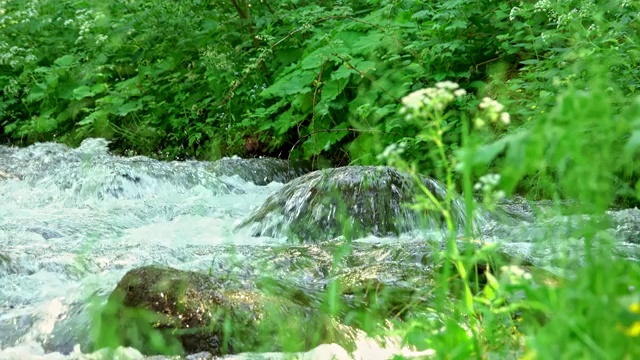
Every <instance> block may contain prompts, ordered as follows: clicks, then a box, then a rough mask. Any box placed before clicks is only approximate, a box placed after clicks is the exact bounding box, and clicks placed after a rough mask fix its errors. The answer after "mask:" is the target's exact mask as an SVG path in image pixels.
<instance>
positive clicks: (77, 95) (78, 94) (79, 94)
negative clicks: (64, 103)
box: [73, 85, 95, 100]
mask: <svg viewBox="0 0 640 360" xmlns="http://www.w3.org/2000/svg"><path fill="white" fill-rule="evenodd" d="M94 95H95V93H93V92H92V91H91V88H89V87H88V86H87V85H82V86H80V87H77V88H75V89H74V90H73V98H74V99H76V100H80V99H84V98H86V97H91V96H94Z"/></svg>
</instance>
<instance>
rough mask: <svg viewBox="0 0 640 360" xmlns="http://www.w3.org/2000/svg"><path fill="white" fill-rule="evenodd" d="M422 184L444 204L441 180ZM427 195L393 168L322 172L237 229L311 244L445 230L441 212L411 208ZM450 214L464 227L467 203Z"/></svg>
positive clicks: (273, 199)
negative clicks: (427, 230)
mask: <svg viewBox="0 0 640 360" xmlns="http://www.w3.org/2000/svg"><path fill="white" fill-rule="evenodd" d="M421 181H422V185H424V187H425V188H426V189H428V191H429V192H431V193H432V194H433V195H434V196H435V198H436V199H438V200H439V201H442V200H444V199H445V198H446V197H447V193H446V190H445V188H444V186H443V185H442V184H441V183H439V182H438V181H436V180H434V179H430V178H427V177H424V176H421ZM426 197H427V195H426V194H425V192H424V191H423V190H422V189H420V187H419V186H417V185H416V183H415V182H414V180H413V179H412V178H411V176H410V175H409V174H406V173H401V172H400V171H398V170H395V169H393V168H391V167H374V166H346V167H341V168H334V169H327V170H320V171H314V172H312V173H309V174H307V175H304V176H302V177H299V178H297V179H295V180H293V181H291V182H289V183H288V184H286V185H285V186H284V187H283V188H282V189H280V190H279V191H278V192H276V193H275V194H273V195H271V196H270V197H269V198H268V199H267V200H266V201H265V202H264V204H263V205H262V206H261V207H260V208H258V209H257V210H256V211H255V212H254V213H252V214H251V215H249V217H247V218H246V219H245V220H244V221H243V222H242V223H241V224H239V225H238V228H243V227H247V226H251V227H252V230H253V235H254V236H272V237H279V236H287V237H290V238H294V239H298V240H301V241H311V242H314V241H322V240H327V239H332V238H336V237H338V236H341V235H345V236H346V237H348V238H356V237H360V236H363V235H368V234H369V235H376V236H389V235H398V234H400V233H404V232H407V231H411V230H415V229H425V228H427V229H441V228H443V227H444V226H445V222H444V218H443V217H442V212H441V211H440V210H437V209H434V208H433V207H432V208H431V209H428V208H427V209H425V208H422V209H419V210H418V209H412V208H411V207H410V206H409V205H410V204H414V203H416V202H418V200H419V198H426ZM422 202H423V203H428V202H429V201H428V200H424V201H422ZM451 215H452V218H453V220H454V222H455V224H456V225H457V227H458V228H459V229H462V228H464V226H465V210H464V204H463V203H462V201H461V200H460V199H457V198H455V197H454V199H453V200H452V209H451ZM478 220H480V219H476V221H478ZM474 225H477V224H474Z"/></svg>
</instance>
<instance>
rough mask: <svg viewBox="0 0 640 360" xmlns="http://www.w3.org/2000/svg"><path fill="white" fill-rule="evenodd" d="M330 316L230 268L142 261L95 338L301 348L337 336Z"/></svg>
mask: <svg viewBox="0 0 640 360" xmlns="http://www.w3.org/2000/svg"><path fill="white" fill-rule="evenodd" d="M254 285H255V284H254ZM303 300H304V299H303ZM284 319H286V320H284ZM334 324H335V323H334V322H333V321H332V320H331V319H330V318H329V317H327V316H324V315H321V314H320V313H319V312H316V311H314V310H312V308H311V307H308V306H303V305H302V304H301V303H296V301H295V300H292V299H287V298H284V297H280V296H277V295H272V294H270V293H269V292H262V291H260V290H259V289H258V287H256V286H248V285H247V283H246V282H242V281H239V280H238V279H236V278H234V277H233V276H229V274H218V275H215V274H205V273H199V272H191V271H181V270H176V269H172V268H163V267H157V266H147V267H141V268H137V269H134V270H131V271H129V272H128V273H127V274H126V275H125V276H124V277H123V278H122V279H121V280H120V282H119V283H118V285H117V286H116V289H115V290H114V291H113V293H112V294H111V295H110V297H109V300H108V302H107V305H106V306H105V308H104V310H103V313H102V316H101V324H100V334H99V336H98V337H97V343H96V344H95V346H96V347H97V348H103V347H110V348H115V347H117V346H131V347H134V348H136V349H138V350H140V351H141V352H142V353H144V354H147V355H153V354H165V355H167V354H169V355H170V354H185V353H186V354H195V353H198V352H203V351H206V352H209V353H211V354H213V355H222V354H233V353H239V352H247V351H283V350H284V351H301V350H308V349H311V348H313V347H314V346H317V345H318V344H320V343H324V342H335V341H339V338H340V336H342V335H341V333H340V332H339V331H338V330H337V328H336V327H335V325H334Z"/></svg>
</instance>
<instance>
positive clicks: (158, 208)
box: [0, 139, 638, 359]
mask: <svg viewBox="0 0 640 360" xmlns="http://www.w3.org/2000/svg"><path fill="white" fill-rule="evenodd" d="M2 177H4V178H5V179H4V180H2ZM282 186H283V184H281V183H277V182H272V183H270V184H268V185H266V186H257V185H255V184H253V183H251V182H247V181H244V180H243V179H241V178H240V177H239V176H222V175H216V174H214V173H213V172H212V171H211V170H210V164H209V163H208V162H199V161H186V162H161V161H156V160H152V159H148V158H144V157H128V158H124V157H118V156H113V155H111V154H110V153H109V151H108V148H107V142H106V141H105V140H102V139H89V140H86V141H85V142H84V143H83V144H82V145H81V146H80V147H78V148H75V149H73V148H68V147H66V146H64V145H60V144H53V143H40V144H35V145H32V146H30V147H28V148H20V149H19V148H11V147H2V146H0V359H99V358H101V357H100V356H101V355H100V354H99V353H94V354H85V353H83V352H82V350H81V348H80V345H79V344H82V343H84V342H86V341H87V339H88V338H89V337H90V334H91V330H92V327H91V319H92V316H93V313H92V311H94V309H95V308H96V306H95V305H99V304H100V302H101V301H104V300H105V299H106V297H107V296H108V294H109V293H110V292H111V291H112V290H113V288H114V287H115V285H116V283H117V282H118V281H119V280H120V278H122V276H123V275H124V274H125V273H126V272H127V271H128V270H130V269H132V268H135V267H139V266H142V265H149V264H159V265H165V266H169V267H173V268H177V269H184V270H206V269H208V268H210V267H211V264H212V261H213V258H214V257H215V256H217V254H219V252H218V250H216V249H222V248H228V247H256V248H265V247H269V246H278V245H282V244H283V243H284V242H285V239H284V238H272V237H252V236H250V233H249V232H248V231H246V232H245V231H234V226H235V225H236V224H238V223H239V222H240V221H241V220H242V219H243V218H244V217H245V216H247V215H248V214H249V213H250V212H251V211H252V210H253V209H254V208H256V207H257V206H259V205H260V204H261V203H262V202H263V201H264V200H265V199H266V198H267V196H268V195H269V194H270V193H272V192H273V191H276V190H277V189H279V188H280V187H282ZM629 216H631V217H635V216H637V213H633V214H632V215H629ZM623 230H624V229H623ZM501 231H502V233H501ZM504 231H506V230H504V229H502V230H500V229H498V230H497V231H496V234H499V235H500V234H502V235H504ZM509 231H511V233H512V234H513V233H518V231H521V230H518V229H515V230H509ZM528 231H531V229H530V228H529V229H528ZM629 231H631V232H633V231H635V230H634V229H631V230H629ZM499 235H495V236H499ZM632 236H636V234H635V233H632ZM375 240H377V239H373V241H375ZM387 240H389V239H387ZM391 240H394V241H399V240H402V239H391ZM363 241H372V239H371V238H368V239H363ZM523 243H527V244H529V243H530V242H523ZM514 244H516V245H514V246H518V248H526V246H528V245H526V244H525V245H523V244H519V245H517V244H518V243H517V242H516V243H514ZM621 247H622V248H623V249H630V251H629V252H628V253H629V254H631V255H628V256H635V255H634V254H638V247H637V243H635V244H634V243H633V242H625V243H624V244H622V245H621ZM389 341H391V342H393V341H392V340H389ZM394 344H395V347H394V346H391V347H389V348H387V349H384V350H383V349H382V348H381V347H380V346H379V345H377V344H376V343H375V342H373V341H371V340H367V339H366V338H364V337H363V341H362V343H361V345H360V346H359V349H358V350H357V351H356V353H354V354H352V355H353V356H354V357H355V358H358V357H359V358H361V359H387V358H391V357H392V354H393V352H394V351H398V352H407V351H409V350H408V349H401V347H400V346H399V345H398V344H397V343H394ZM392 345H393V344H392ZM121 350H122V351H123V352H127V351H128V353H129V355H128V356H129V357H121V358H123V359H124V358H141V355H140V354H139V353H137V351H136V350H133V349H128V350H126V349H121ZM407 354H411V353H410V352H408V353H407ZM265 355H268V356H267V357H268V358H279V357H281V356H282V354H265ZM415 355H418V354H415ZM423 355H424V354H423ZM123 356H124V355H123ZM304 356H306V357H305V358H308V359H328V358H331V356H336V357H337V358H340V359H342V358H349V357H348V356H347V354H346V352H345V351H344V349H341V348H340V347H338V346H337V345H336V346H333V345H326V346H322V347H320V348H317V349H314V350H313V351H311V352H309V353H306V354H304ZM227 358H230V359H232V358H233V359H235V358H246V356H245V355H234V356H228V357H227Z"/></svg>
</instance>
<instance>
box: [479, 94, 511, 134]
mask: <svg viewBox="0 0 640 360" xmlns="http://www.w3.org/2000/svg"><path fill="white" fill-rule="evenodd" d="M478 107H479V108H480V110H482V111H483V115H484V116H477V117H476V118H475V119H474V123H475V125H476V127H478V128H482V127H483V126H484V125H485V124H486V120H485V119H488V120H489V121H490V122H492V123H495V122H496V121H498V120H499V121H500V122H501V123H502V124H504V125H509V123H511V115H509V113H508V112H506V111H502V110H504V105H502V104H501V103H499V102H498V101H496V100H493V99H492V98H489V97H484V98H483V99H482V101H481V102H480V105H478Z"/></svg>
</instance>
